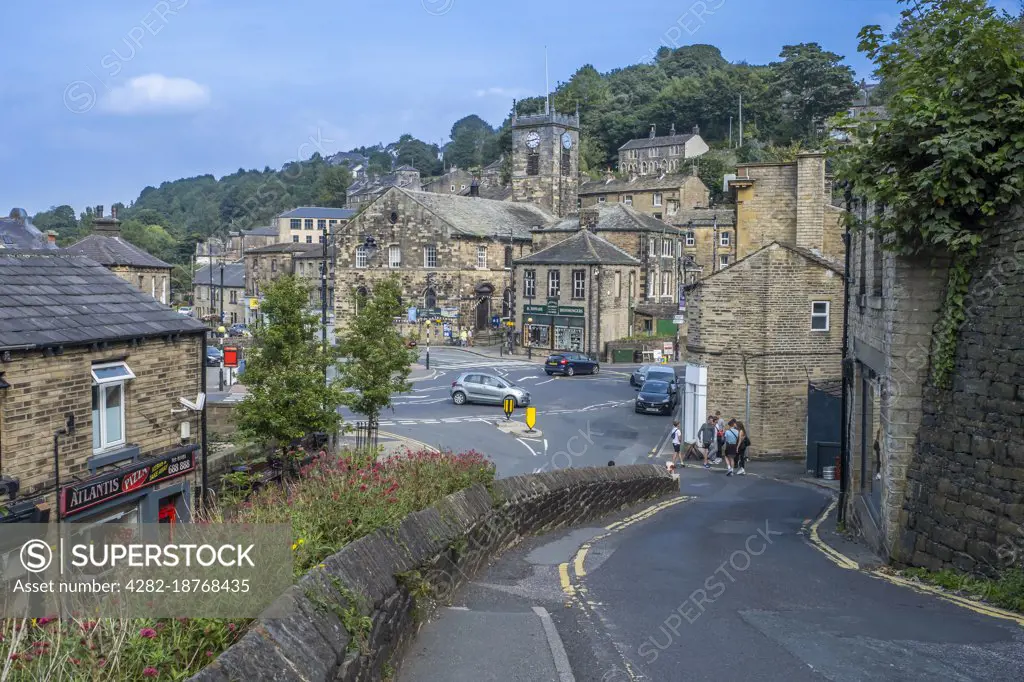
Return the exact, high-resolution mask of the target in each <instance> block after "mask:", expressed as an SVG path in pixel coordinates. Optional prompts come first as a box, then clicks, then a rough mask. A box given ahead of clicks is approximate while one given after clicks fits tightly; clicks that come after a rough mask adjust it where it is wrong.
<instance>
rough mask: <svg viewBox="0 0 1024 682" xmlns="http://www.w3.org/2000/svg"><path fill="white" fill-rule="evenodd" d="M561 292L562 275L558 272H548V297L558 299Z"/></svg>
mask: <svg viewBox="0 0 1024 682" xmlns="http://www.w3.org/2000/svg"><path fill="white" fill-rule="evenodd" d="M561 292H562V273H560V272H559V271H558V270H548V297H549V298H558V295H559V294H560V293H561Z"/></svg>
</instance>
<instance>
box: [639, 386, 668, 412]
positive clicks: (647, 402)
mask: <svg viewBox="0 0 1024 682" xmlns="http://www.w3.org/2000/svg"><path fill="white" fill-rule="evenodd" d="M675 408H676V392H675V391H674V390H673V389H672V386H671V384H669V383H668V382H667V381H657V380H648V381H646V382H644V385H643V386H641V387H640V393H638V394H637V396H636V406H635V408H634V411H636V412H650V413H655V414H672V412H673V411H674V410H675Z"/></svg>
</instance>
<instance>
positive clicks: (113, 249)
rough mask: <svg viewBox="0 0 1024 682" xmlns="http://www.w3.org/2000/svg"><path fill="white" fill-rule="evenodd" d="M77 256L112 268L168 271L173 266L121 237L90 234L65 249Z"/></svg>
mask: <svg viewBox="0 0 1024 682" xmlns="http://www.w3.org/2000/svg"><path fill="white" fill-rule="evenodd" d="M65 251H67V252H68V253H73V254H75V255H77V256H87V257H89V258H91V259H92V260H94V261H96V262H97V263H99V264H100V265H106V266H107V267H112V266H116V265H123V266H128V267H136V268H163V269H166V270H170V269H171V268H172V267H173V266H171V265H169V264H167V263H165V262H163V261H162V260H160V259H159V258H157V257H156V256H153V255H150V254H148V253H146V252H145V251H143V250H142V249H140V248H139V247H137V246H135V245H134V244H132V243H131V242H129V241H126V240H125V239H124V238H122V237H107V236H105V235H100V234H90V235H89V236H88V237H86V238H85V239H82V240H81V241H78V242H76V243H74V244H72V245H71V246H69V247H67V248H66V249H65Z"/></svg>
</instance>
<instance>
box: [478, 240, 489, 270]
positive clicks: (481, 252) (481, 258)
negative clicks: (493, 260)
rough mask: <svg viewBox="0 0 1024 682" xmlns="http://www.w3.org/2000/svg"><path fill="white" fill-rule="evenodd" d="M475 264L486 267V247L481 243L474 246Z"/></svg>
mask: <svg viewBox="0 0 1024 682" xmlns="http://www.w3.org/2000/svg"><path fill="white" fill-rule="evenodd" d="M476 266H477V267H478V268H483V269H486V268H487V247H486V246H485V245H483V244H478V245H477V247H476Z"/></svg>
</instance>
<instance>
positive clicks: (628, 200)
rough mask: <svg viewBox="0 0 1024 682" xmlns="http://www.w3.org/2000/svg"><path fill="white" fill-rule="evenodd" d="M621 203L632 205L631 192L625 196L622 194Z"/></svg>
mask: <svg viewBox="0 0 1024 682" xmlns="http://www.w3.org/2000/svg"><path fill="white" fill-rule="evenodd" d="M622 203H624V204H625V205H626V206H632V205H633V195H632V194H627V195H626V196H624V197H623V198H622Z"/></svg>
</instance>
